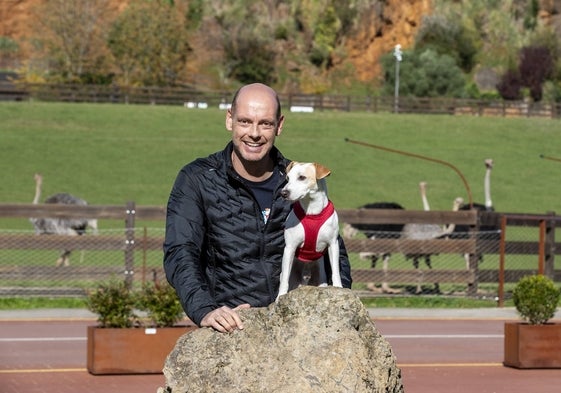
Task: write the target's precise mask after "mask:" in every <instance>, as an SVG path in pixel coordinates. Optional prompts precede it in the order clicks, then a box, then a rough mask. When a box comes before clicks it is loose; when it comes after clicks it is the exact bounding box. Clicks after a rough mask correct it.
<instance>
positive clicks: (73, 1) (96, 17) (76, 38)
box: [37, 0, 109, 82]
mask: <svg viewBox="0 0 561 393" xmlns="http://www.w3.org/2000/svg"><path fill="white" fill-rule="evenodd" d="M108 10H109V1H108V0H49V1H46V2H44V4H43V6H42V7H41V8H40V15H41V16H40V18H38V20H39V22H40V24H39V25H38V27H40V28H41V30H40V31H38V32H37V34H38V40H39V41H40V42H42V43H43V45H44V46H45V48H46V49H47V57H48V59H49V61H50V65H51V74H53V75H54V77H55V78H57V77H58V78H60V79H62V80H65V81H72V82H81V81H88V80H87V79H88V78H91V76H92V75H95V74H100V70H102V71H101V73H103V69H104V61H105V48H106V47H105V45H104V31H105V26H106V24H107V17H108Z"/></svg>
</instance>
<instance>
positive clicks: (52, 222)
mask: <svg viewBox="0 0 561 393" xmlns="http://www.w3.org/2000/svg"><path fill="white" fill-rule="evenodd" d="M42 185H43V176H41V175H40V174H38V173H36V174H35V197H34V198H33V204H34V205H37V204H38V203H39V199H40V198H41V187H42ZM44 203H58V204H65V205H80V206H86V205H87V204H88V203H87V202H86V201H85V200H83V199H80V198H77V197H75V196H73V195H71V194H67V193H59V194H55V195H52V196H50V197H48V198H47V199H45V202H44ZM29 221H30V222H31V223H32V224H33V226H34V227H35V233H36V234H38V235H43V234H45V235H51V234H55V235H67V236H77V235H83V234H84V233H85V232H86V229H87V228H88V227H90V228H91V229H92V230H93V233H94V234H97V220H96V219H76V218H74V219H62V218H30V219H29ZM70 253H71V250H63V251H62V253H61V254H60V257H59V258H58V259H57V262H56V266H68V265H69V264H70V260H69V257H70Z"/></svg>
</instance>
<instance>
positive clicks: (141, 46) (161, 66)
mask: <svg viewBox="0 0 561 393" xmlns="http://www.w3.org/2000/svg"><path fill="white" fill-rule="evenodd" d="M107 44H108V46H109V49H110V50H111V53H112V54H113V57H114V59H115V63H116V65H117V67H118V71H117V81H118V82H120V83H122V84H124V85H126V86H128V85H145V86H161V85H173V84H176V83H177V82H178V81H179V80H181V73H182V71H183V69H184V67H185V61H186V59H187V52H188V50H189V45H188V43H187V34H186V27H185V21H184V15H183V13H182V12H181V10H179V9H178V8H177V7H176V6H174V5H173V4H170V2H169V1H148V0H138V1H134V2H131V3H130V4H129V6H128V7H127V9H126V10H125V11H123V12H122V13H121V14H120V15H119V16H118V17H117V19H116V20H115V22H114V23H113V24H112V26H111V28H110V30H109V35H108V41H107Z"/></svg>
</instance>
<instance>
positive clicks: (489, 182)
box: [484, 169, 493, 208]
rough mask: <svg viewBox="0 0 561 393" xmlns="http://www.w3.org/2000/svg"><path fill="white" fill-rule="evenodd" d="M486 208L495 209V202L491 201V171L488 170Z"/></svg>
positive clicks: (486, 174) (485, 184)
mask: <svg viewBox="0 0 561 393" xmlns="http://www.w3.org/2000/svg"><path fill="white" fill-rule="evenodd" d="M484 189H485V207H487V208H491V207H493V201H492V200H491V169H487V171H486V172H485V183H484Z"/></svg>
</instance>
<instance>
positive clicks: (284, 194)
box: [280, 189, 290, 199]
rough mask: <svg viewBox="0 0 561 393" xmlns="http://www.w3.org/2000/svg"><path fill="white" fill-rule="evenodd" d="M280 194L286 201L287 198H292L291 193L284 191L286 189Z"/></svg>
mask: <svg viewBox="0 0 561 393" xmlns="http://www.w3.org/2000/svg"><path fill="white" fill-rule="evenodd" d="M280 194H281V196H282V197H283V198H284V199H286V198H288V197H289V196H290V191H288V190H284V189H283V190H281V193H280Z"/></svg>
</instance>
